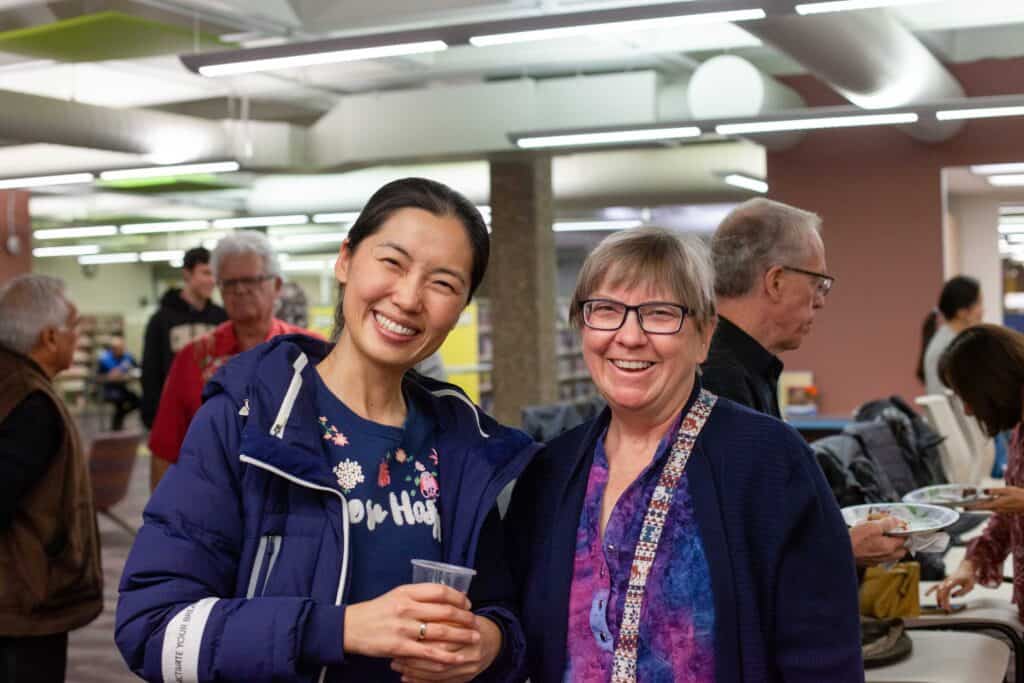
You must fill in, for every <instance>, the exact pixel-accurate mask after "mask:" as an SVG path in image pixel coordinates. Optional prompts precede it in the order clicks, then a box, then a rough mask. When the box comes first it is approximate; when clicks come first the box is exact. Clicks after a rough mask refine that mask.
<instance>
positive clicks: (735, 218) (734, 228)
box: [711, 197, 821, 297]
mask: <svg viewBox="0 0 1024 683" xmlns="http://www.w3.org/2000/svg"><path fill="white" fill-rule="evenodd" d="M820 232H821V217H820V216H818V215H817V214H815V213H811V212H810V211H804V210H803V209H798V208H796V207H795V206H789V205H788V204H783V203H781V202H773V201H772V200H770V199H763V198H761V197H758V198H757V199H751V200H749V201H746V202H743V203H742V204H740V205H739V206H737V207H736V208H735V209H733V210H732V211H731V212H730V213H729V215H728V216H726V217H725V218H724V219H723V220H722V223H721V225H719V226H718V229H717V230H716V231H715V234H714V236H713V237H712V238H711V258H712V261H713V262H714V265H715V293H716V294H717V295H718V296H721V297H738V296H743V295H745V294H747V293H749V292H750V290H751V289H753V288H754V283H755V282H756V281H757V278H759V277H760V276H761V275H762V274H763V273H764V272H765V271H766V270H768V269H769V268H771V267H772V266H782V265H793V264H795V263H799V262H800V261H801V260H802V259H803V258H805V257H806V255H807V249H808V239H807V238H808V236H809V235H811V234H815V235H817V234H819V233H820Z"/></svg>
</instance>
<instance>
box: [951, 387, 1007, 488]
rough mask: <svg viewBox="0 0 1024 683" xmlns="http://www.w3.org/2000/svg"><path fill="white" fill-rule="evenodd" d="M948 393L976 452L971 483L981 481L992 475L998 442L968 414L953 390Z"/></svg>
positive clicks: (969, 441) (973, 451)
mask: <svg viewBox="0 0 1024 683" xmlns="http://www.w3.org/2000/svg"><path fill="white" fill-rule="evenodd" d="M946 395H947V397H948V398H949V402H950V404H951V405H952V406H953V414H954V415H956V416H957V418H958V419H959V420H960V427H961V428H962V429H963V432H964V436H966V437H967V443H968V444H969V445H970V446H971V452H972V453H974V454H975V458H974V471H973V473H972V475H971V480H970V481H971V483H972V484H978V483H981V481H982V480H983V479H985V478H986V477H989V476H991V473H992V464H993V463H994V462H995V461H996V442H995V439H993V438H992V437H990V436H989V435H988V434H986V433H985V432H984V430H983V429H982V428H981V423H979V422H978V420H977V418H975V417H972V416H970V415H968V414H967V413H966V412H965V411H964V408H963V403H961V402H960V399H958V398H956V396H955V395H954V394H953V392H951V391H949V390H947V391H946Z"/></svg>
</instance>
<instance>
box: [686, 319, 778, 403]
mask: <svg viewBox="0 0 1024 683" xmlns="http://www.w3.org/2000/svg"><path fill="white" fill-rule="evenodd" d="M701 373H702V374H701V382H702V383H703V384H704V388H705V389H707V390H708V391H711V392H712V393H714V394H717V395H718V396H724V397H725V398H728V399H731V400H733V401H735V402H736V403H739V404H741V405H745V406H747V407H748V408H753V409H754V410H756V411H758V412H759V413H765V414H767V415H771V416H772V417H777V418H781V417H782V413H781V412H780V410H779V375H780V374H782V361H781V360H779V357H778V356H776V355H775V354H773V353H772V352H771V351H769V350H768V349H766V348H764V347H763V346H761V344H759V343H758V342H757V340H756V339H754V338H753V337H751V336H750V335H749V334H747V333H746V332H744V331H743V330H742V329H740V328H739V327H738V326H737V325H736V324H734V323H733V322H732V321H731V320H729V319H728V318H726V317H725V316H722V315H719V316H718V326H717V327H716V328H715V334H714V335H713V336H712V337H711V348H710V349H708V358H707V360H706V361H704V363H703V364H702V365H701Z"/></svg>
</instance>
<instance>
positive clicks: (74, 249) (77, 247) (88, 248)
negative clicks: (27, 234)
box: [32, 244, 100, 258]
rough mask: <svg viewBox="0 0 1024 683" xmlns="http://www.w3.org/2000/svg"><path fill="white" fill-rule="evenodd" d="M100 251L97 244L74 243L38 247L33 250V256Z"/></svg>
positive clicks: (72, 254) (96, 252)
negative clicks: (63, 245)
mask: <svg viewBox="0 0 1024 683" xmlns="http://www.w3.org/2000/svg"><path fill="white" fill-rule="evenodd" d="M99 251H100V248H99V245H96V244H74V245H69V246H66V247H36V248H35V249H33V250H32V256H34V257H36V258H47V257H50V256H82V255H83V254H98V253H99Z"/></svg>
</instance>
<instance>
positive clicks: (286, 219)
mask: <svg viewBox="0 0 1024 683" xmlns="http://www.w3.org/2000/svg"><path fill="white" fill-rule="evenodd" d="M308 222H309V217H308V216H306V215H304V214H296V215H293V216H245V217H242V218H218V219H216V220H214V221H213V227H214V228H216V229H217V230H227V229H234V228H262V227H267V226H271V225H305V224H306V223H308Z"/></svg>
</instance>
